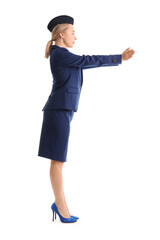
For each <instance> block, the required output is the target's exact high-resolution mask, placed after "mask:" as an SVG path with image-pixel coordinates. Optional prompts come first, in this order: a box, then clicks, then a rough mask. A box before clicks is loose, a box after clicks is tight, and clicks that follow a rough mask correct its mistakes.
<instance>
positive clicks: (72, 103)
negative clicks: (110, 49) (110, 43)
mask: <svg viewBox="0 0 160 240" xmlns="http://www.w3.org/2000/svg"><path fill="white" fill-rule="evenodd" d="M121 57H122V56H121V54H118V55H84V54H83V55H82V56H80V55H76V54H73V53H71V52H70V51H69V50H68V49H67V48H64V47H60V46H57V45H52V47H51V51H50V68H51V72H52V76H53V84H52V90H51V93H50V95H49V97H48V100H47V102H46V104H45V106H44V107H43V109H42V111H44V110H46V109H69V110H73V111H74V112H77V110H78V103H79V98H80V94H81V89H82V84H83V69H89V68H97V67H105V66H118V64H121V63H122V59H121Z"/></svg>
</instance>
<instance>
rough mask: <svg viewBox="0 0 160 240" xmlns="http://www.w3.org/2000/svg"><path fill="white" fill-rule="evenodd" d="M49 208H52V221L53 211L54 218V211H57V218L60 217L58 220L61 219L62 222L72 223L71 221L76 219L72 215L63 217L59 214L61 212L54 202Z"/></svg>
mask: <svg viewBox="0 0 160 240" xmlns="http://www.w3.org/2000/svg"><path fill="white" fill-rule="evenodd" d="M51 209H52V211H53V221H54V213H55V219H56V213H57V214H58V216H59V218H60V220H61V222H63V223H73V222H77V219H76V218H74V217H69V218H64V217H62V215H61V214H60V213H59V211H58V208H57V206H56V204H55V202H54V203H53V204H52V205H51Z"/></svg>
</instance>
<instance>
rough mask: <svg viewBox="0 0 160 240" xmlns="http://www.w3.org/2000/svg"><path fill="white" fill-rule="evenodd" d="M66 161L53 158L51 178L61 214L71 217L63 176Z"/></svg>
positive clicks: (56, 202)
mask: <svg viewBox="0 0 160 240" xmlns="http://www.w3.org/2000/svg"><path fill="white" fill-rule="evenodd" d="M63 164H64V162H60V161H56V160H51V165H50V180H51V185H52V188H53V193H54V196H55V204H56V206H57V208H58V211H59V212H60V214H61V215H62V216H63V217H65V218H69V217H70V216H71V215H70V213H69V210H68V207H67V203H66V199H65V195H64V188H63V176H62V167H63Z"/></svg>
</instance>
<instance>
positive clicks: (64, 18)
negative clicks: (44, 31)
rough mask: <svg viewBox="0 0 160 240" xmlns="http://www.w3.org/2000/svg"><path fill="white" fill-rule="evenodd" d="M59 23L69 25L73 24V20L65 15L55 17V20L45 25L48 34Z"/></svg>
mask: <svg viewBox="0 0 160 240" xmlns="http://www.w3.org/2000/svg"><path fill="white" fill-rule="evenodd" d="M61 23H70V24H72V25H73V24H74V19H73V18H72V17H70V16H67V15H60V16H57V17H55V18H53V19H52V20H51V21H50V22H49V23H48V25H47V28H48V30H49V31H50V32H52V30H53V28H54V27H55V26H56V25H58V24H61Z"/></svg>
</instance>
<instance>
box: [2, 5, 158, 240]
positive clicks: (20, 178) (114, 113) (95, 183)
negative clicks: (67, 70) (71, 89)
mask: <svg viewBox="0 0 160 240" xmlns="http://www.w3.org/2000/svg"><path fill="white" fill-rule="evenodd" d="M158 4H159V3H158V0H157V1H156V0H153V1H146V0H145V1H135V0H134V1H125V0H121V1H118V0H114V1H106V0H105V1H101V0H99V1H97V2H93V1H79V2H78V1H64V0H62V1H47V0H46V1H29V0H28V1H5V2H4V1H3V4H2V3H1V7H0V9H1V14H0V18H1V19H0V25H1V26H0V27H1V30H0V32H1V39H0V41H1V44H0V53H1V71H0V74H1V77H0V79H1V87H0V97H1V100H0V104H1V124H0V127H1V129H0V138H1V145H0V146H1V157H0V184H1V186H0V189H1V198H0V200H1V203H0V219H1V231H0V234H1V235H2V236H1V239H3V240H6V239H13V238H15V239H17V240H19V239H23V240H25V239H27V240H28V239H47V240H49V239H58V240H61V239H91V238H92V237H95V239H109V240H117V239H123V240H132V239H133V240H135V239H136V240H142V239H145V240H146V239H152V240H153V239H154V240H159V239H160V231H159V225H160V217H159V216H160V204H159V203H160V175H159V172H160V163H159V161H160V94H159V93H160V74H159V63H160V56H159V55H160V47H159V42H160V37H159V21H160V17H159V5H158ZM62 14H65V15H70V16H72V17H73V18H74V28H75V35H76V36H77V40H76V43H75V44H74V47H73V48H70V49H69V50H70V51H71V52H73V53H75V54H79V55H82V54H85V55H93V54H94V55H96V54H97V55H100V54H102V55H104V54H105V55H109V54H121V53H122V52H123V51H124V50H125V49H126V48H128V47H131V49H134V50H135V54H134V56H133V57H132V58H131V59H130V60H128V61H125V62H122V64H121V65H119V66H114V67H101V68H94V69H88V70H84V71H83V87H82V92H81V96H80V102H79V107H78V111H77V112H76V113H74V117H73V120H72V123H71V133H70V140H69V148H68V156H67V162H66V163H65V164H64V167H63V176H64V187H65V195H66V199H67V203H68V207H69V210H70V212H71V214H73V215H76V216H78V217H79V218H80V219H79V220H78V222H77V223H74V224H63V223H61V222H60V221H59V220H57V221H56V222H52V211H51V209H50V206H51V204H52V203H53V202H54V195H53V191H52V188H51V183H50V179H49V168H50V160H49V159H47V158H42V157H38V156H37V154H38V146H39V139H40V132H41V126H42V118H43V112H42V108H43V106H44V104H45V102H46V101H47V99H48V96H49V94H50V91H51V87H52V76H51V71H50V66H49V59H45V58H44V53H45V47H46V44H47V42H48V41H49V40H50V39H51V33H50V32H49V31H48V29H47V24H48V22H49V21H50V20H51V19H52V18H53V17H55V16H58V15H62Z"/></svg>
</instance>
